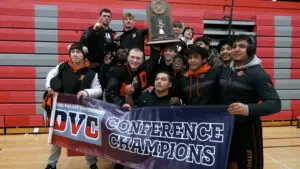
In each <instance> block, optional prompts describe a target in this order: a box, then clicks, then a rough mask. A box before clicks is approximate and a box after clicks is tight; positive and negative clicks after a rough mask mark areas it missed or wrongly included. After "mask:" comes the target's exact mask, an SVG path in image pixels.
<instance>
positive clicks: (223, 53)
mask: <svg viewBox="0 0 300 169" xmlns="http://www.w3.org/2000/svg"><path fill="white" fill-rule="evenodd" d="M220 58H221V59H222V61H224V62H230V61H231V60H232V49H231V46H229V45H228V44H225V45H223V46H222V47H221V50H220Z"/></svg>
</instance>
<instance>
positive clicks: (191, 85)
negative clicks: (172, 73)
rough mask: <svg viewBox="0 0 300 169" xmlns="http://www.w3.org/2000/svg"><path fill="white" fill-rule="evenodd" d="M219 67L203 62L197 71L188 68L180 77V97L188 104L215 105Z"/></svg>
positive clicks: (217, 93)
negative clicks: (212, 66)
mask: <svg viewBox="0 0 300 169" xmlns="http://www.w3.org/2000/svg"><path fill="white" fill-rule="evenodd" d="M218 75H219V69H214V68H210V66H209V65H207V64H205V65H203V66H202V67H200V68H199V69H198V70H197V72H192V71H191V70H189V71H188V72H187V73H186V74H185V75H184V77H182V78H181V83H180V86H177V88H178V90H180V91H181V92H183V94H181V95H182V96H183V97H184V98H181V99H182V100H183V101H184V103H185V104H188V105H216V104H218V100H219V99H218V98H219V89H218V88H219V87H218Z"/></svg>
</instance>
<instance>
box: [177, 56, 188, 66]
mask: <svg viewBox="0 0 300 169" xmlns="http://www.w3.org/2000/svg"><path fill="white" fill-rule="evenodd" d="M176 58H178V59H181V60H182V61H183V63H184V65H188V62H187V60H186V58H185V57H184V56H183V55H182V54H177V55H175V56H174V58H173V60H175V59H176Z"/></svg>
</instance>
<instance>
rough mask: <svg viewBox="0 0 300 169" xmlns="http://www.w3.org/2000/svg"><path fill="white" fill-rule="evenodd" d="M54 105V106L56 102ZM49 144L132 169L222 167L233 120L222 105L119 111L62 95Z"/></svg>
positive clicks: (55, 110)
mask: <svg viewBox="0 0 300 169" xmlns="http://www.w3.org/2000/svg"><path fill="white" fill-rule="evenodd" d="M56 101H57V102H56ZM54 102H55V104H53V105H54V106H55V107H54V108H53V110H52V115H51V122H50V132H49V143H51V144H56V145H59V146H62V147H66V148H69V149H72V150H75V151H80V152H83V153H87V154H91V155H95V156H99V157H101V158H105V159H108V160H111V161H114V162H117V163H121V164H123V165H125V166H127V167H130V168H135V169H184V168H188V169H201V168H203V169H223V168H226V164H227V158H228V153H229V146H230V140H231V136H232V129H233V120H234V119H233V116H231V115H228V112H227V111H226V108H225V107H223V106H211V107H198V106H181V107H144V108H136V109H133V110H132V111H130V112H128V111H124V110H122V109H121V108H120V107H119V106H117V105H114V104H110V103H106V102H102V101H100V100H95V99H91V98H84V99H81V100H77V99H76V96H73V95H66V94H60V95H59V97H58V98H57V100H56V99H55V101H54Z"/></svg>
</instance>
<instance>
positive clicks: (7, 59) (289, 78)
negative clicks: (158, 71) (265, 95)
mask: <svg viewBox="0 0 300 169" xmlns="http://www.w3.org/2000/svg"><path fill="white" fill-rule="evenodd" d="M230 1H231V0H228V1H225V0H210V1H198V0H184V1H182V0H169V1H168V2H169V3H171V7H172V16H173V18H174V19H175V20H178V21H182V22H183V23H184V26H192V27H193V28H194V29H195V36H196V37H197V36H200V35H203V34H204V31H205V30H204V23H203V22H204V21H205V20H222V19H223V17H224V15H228V14H229V8H228V9H227V10H225V11H223V6H224V5H225V4H230V3H231V2H230ZM149 2H150V1H142V0H140V1H138V0H136V1H134V0H124V1H121V0H110V1H99V0H85V1H82V0H81V1H80V0H72V1H71V0H69V1H68V0H60V1H59V2H57V1H54V0H35V1H31V0H29V1H2V3H1V6H0V30H1V31H0V134H3V133H4V128H15V127H39V126H43V118H42V115H41V114H42V109H41V102H42V94H43V91H44V83H45V77H46V75H47V73H48V71H49V70H50V69H51V68H53V67H54V66H55V65H56V64H57V63H59V62H61V61H64V60H66V59H67V58H68V54H67V50H66V46H67V45H68V44H70V43H72V42H74V41H77V40H79V38H80V36H81V33H82V31H83V30H85V29H86V28H87V27H89V26H90V25H93V24H94V23H95V21H96V20H97V18H98V14H99V10H100V9H101V8H104V7H107V8H110V9H111V10H112V12H113V16H112V23H111V27H112V28H114V29H115V30H117V31H122V15H123V13H125V12H131V13H133V14H134V15H135V18H136V26H137V27H138V28H145V27H146V26H147V23H146V11H145V8H146V4H147V3H149ZM233 19H234V20H239V21H253V22H254V23H255V33H256V36H257V51H258V52H257V55H258V56H259V57H260V58H261V59H262V60H263V66H264V68H265V69H266V71H267V72H268V73H269V74H270V76H271V77H272V78H273V79H274V82H275V87H276V89H277V90H278V92H279V94H280V97H281V99H282V108H283V110H282V111H281V112H280V113H278V114H275V115H272V116H267V117H263V118H262V119H263V120H264V121H272V120H286V121H292V120H295V119H296V117H297V116H299V115H300V2H299V3H298V2H294V3H292V2H272V1H271V0H236V2H235V7H234V15H233ZM146 54H147V55H149V48H146Z"/></svg>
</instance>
